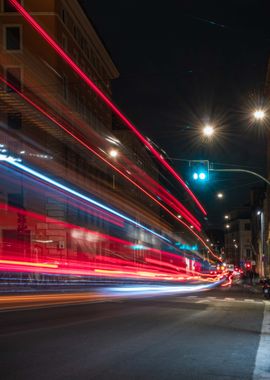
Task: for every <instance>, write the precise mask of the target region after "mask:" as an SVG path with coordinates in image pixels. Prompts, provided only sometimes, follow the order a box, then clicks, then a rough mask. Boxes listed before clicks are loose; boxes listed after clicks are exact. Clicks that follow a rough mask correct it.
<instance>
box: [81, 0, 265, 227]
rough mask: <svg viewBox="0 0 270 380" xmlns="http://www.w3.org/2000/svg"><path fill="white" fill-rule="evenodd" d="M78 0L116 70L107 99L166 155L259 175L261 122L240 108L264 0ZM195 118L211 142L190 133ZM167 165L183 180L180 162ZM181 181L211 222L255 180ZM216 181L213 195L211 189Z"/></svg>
mask: <svg viewBox="0 0 270 380" xmlns="http://www.w3.org/2000/svg"><path fill="white" fill-rule="evenodd" d="M82 2H83V3H84V4H85V7H86V9H87V11H88V13H89V16H90V18H91V19H92V20H93V22H94V25H95V27H96V29H97V31H98V33H99V34H100V36H101V37H102V39H103V40H104V41H105V45H106V47H107V48H108V50H109V51H110V53H111V55H112V57H113V60H114V62H115V64H116V66H117V67H118V70H119V71H120V78H119V79H118V80H116V81H115V82H114V85H113V96H114V100H115V102H116V103H117V104H118V105H119V106H120V108H121V109H122V110H123V111H124V112H125V113H126V114H127V115H128V116H129V118H130V119H131V120H132V121H133V122H134V123H135V124H136V125H137V127H138V128H139V129H140V131H142V132H143V133H144V134H145V135H147V136H149V137H150V138H151V139H153V141H155V142H156V143H157V144H158V145H159V146H161V147H162V148H163V149H165V151H166V152H167V154H168V156H170V157H178V158H184V159H209V160H210V161H212V162H217V163H221V164H227V165H228V164H230V165H234V164H235V165H237V166H235V167H243V168H250V169H253V170H257V171H258V172H260V173H262V174H264V170H265V159H266V157H265V150H264V149H265V138H266V126H265V125H264V126H258V125H257V126H256V125H254V124H252V123H251V122H250V118H249V114H250V112H251V110H252V109H253V107H255V106H256V104H258V102H264V101H263V93H264V83H265V77H266V68H267V62H268V58H269V56H270V1H269V0H268V1H267V0H266V1H260V0H234V1H232V0H218V1H217V0H215V1H210V0H205V1H202V0H197V1H195V0H178V1H171V0H168V1H167V2H161V1H160V2H156V1H153V0H148V1H131V0H130V1H126V0H117V1H115V2H111V1H107V0H93V1H88V0H84V1H82ZM205 122H209V123H211V124H213V125H214V126H215V127H216V128H217V135H216V137H215V139H214V140H213V141H212V142H211V143H205V142H204V141H202V139H201V138H200V135H199V132H198V131H199V129H200V127H201V125H202V124H203V123H205ZM174 166H175V167H176V168H177V170H178V171H179V172H180V173H182V176H183V177H184V178H185V179H186V180H188V170H187V164H186V163H184V162H179V161H175V162H174ZM219 167H220V168H224V167H226V165H222V166H219ZM230 167H234V166H230ZM189 184H190V186H191V187H192V188H193V189H194V191H195V192H196V194H197V195H198V196H199V198H200V199H201V200H202V202H203V204H204V205H205V206H206V208H207V210H208V211H209V223H210V227H215V226H218V225H221V226H222V225H223V215H224V213H225V212H227V211H230V210H231V209H233V208H234V207H236V206H240V205H242V204H244V203H245V202H247V201H248V199H249V188H251V187H252V186H258V185H260V184H261V182H257V181H256V178H255V177H250V176H245V175H238V176H236V175H234V174H233V175H231V174H222V175H221V174H218V175H217V174H215V175H214V176H212V177H211V178H210V181H209V183H208V184H207V185H202V184H201V185H200V186H198V185H194V184H193V183H192V181H189ZM220 190H221V191H224V194H225V199H224V200H223V201H220V200H219V201H218V200H217V199H216V197H215V194H216V192H217V191H220Z"/></svg>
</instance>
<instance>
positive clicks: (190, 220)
mask: <svg viewBox="0 0 270 380" xmlns="http://www.w3.org/2000/svg"><path fill="white" fill-rule="evenodd" d="M0 80H1V81H2V82H3V83H5V84H6V85H7V86H9V87H10V88H12V90H14V91H15V92H16V93H17V94H18V95H19V96H20V97H21V98H22V99H24V100H25V101H26V102H27V103H29V104H30V105H31V106H32V107H34V108H35V109H36V110H38V111H39V112H40V113H42V115H44V116H45V117H47V118H48V119H49V120H50V121H52V122H53V123H54V124H56V125H57V126H58V127H60V128H61V129H63V130H64V131H65V132H66V133H68V134H69V135H70V136H71V137H73V138H74V139H75V140H76V141H78V142H79V143H80V144H81V145H83V146H84V147H85V148H86V149H87V150H89V151H90V152H91V153H93V154H95V155H96V156H97V157H98V158H99V159H101V160H102V161H103V162H106V164H107V165H109V166H110V167H111V168H113V169H114V170H115V171H116V172H117V173H119V174H120V175H121V176H123V177H124V178H125V179H127V180H128V181H129V182H131V183H132V184H133V185H134V186H136V187H137V188H138V189H140V190H141V191H142V192H143V193H144V194H145V195H147V196H148V197H149V198H151V199H152V200H153V201H154V202H155V203H157V204H158V205H159V206H160V207H162V208H163V209H164V210H165V211H167V212H168V213H169V214H170V215H171V216H172V217H173V218H174V219H176V220H177V221H178V222H180V223H182V224H183V225H185V226H188V225H187V224H186V223H185V222H184V221H182V220H181V219H178V217H177V216H176V215H175V214H174V213H173V212H171V211H170V210H169V209H168V208H167V207H165V206H164V205H163V204H162V203H161V202H159V201H158V200H157V199H156V198H155V197H154V196H152V195H151V194H149V193H148V192H147V191H146V190H145V189H143V188H142V187H141V186H140V185H138V184H137V182H135V181H133V180H132V179H131V178H130V177H128V176H127V175H126V174H125V173H124V172H122V171H121V170H120V169H118V168H117V167H116V166H114V165H113V164H112V163H111V162H110V161H108V160H107V159H106V158H104V157H103V156H101V155H100V154H99V153H98V152H96V151H95V150H94V149H93V148H91V147H90V146H89V145H88V144H86V143H85V142H84V141H83V140H82V139H80V138H79V137H78V136H76V135H75V134H74V133H73V132H71V131H70V130H69V129H67V128H66V127H65V126H64V125H63V124H61V123H60V122H59V121H58V120H57V119H56V118H55V117H53V116H51V115H50V114H49V113H48V112H46V111H45V110H44V109H43V108H41V107H40V106H39V105H37V104H36V103H34V102H33V101H32V100H31V99H29V98H28V97H27V96H26V95H24V94H23V93H22V92H20V91H18V90H17V89H16V87H14V86H13V85H12V84H11V83H9V82H7V81H6V80H5V79H4V78H3V77H0ZM183 207H184V206H183ZM181 213H182V215H183V217H184V218H185V219H186V220H188V221H189V222H190V223H191V224H192V225H194V227H195V228H196V229H197V230H198V231H200V230H201V228H200V225H199V222H195V221H196V219H194V217H192V219H191V218H190V217H189V216H188V215H186V213H185V212H184V211H183V210H181ZM190 230H191V231H192V232H193V230H192V229H190Z"/></svg>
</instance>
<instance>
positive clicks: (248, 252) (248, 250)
mask: <svg viewBox="0 0 270 380" xmlns="http://www.w3.org/2000/svg"><path fill="white" fill-rule="evenodd" d="M246 255H247V258H250V257H251V250H250V249H246Z"/></svg>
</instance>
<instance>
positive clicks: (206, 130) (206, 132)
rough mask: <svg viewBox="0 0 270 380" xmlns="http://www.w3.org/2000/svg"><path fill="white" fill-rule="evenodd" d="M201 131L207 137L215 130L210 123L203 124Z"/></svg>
mask: <svg viewBox="0 0 270 380" xmlns="http://www.w3.org/2000/svg"><path fill="white" fill-rule="evenodd" d="M202 132H203V135H204V136H205V137H208V138H209V137H212V136H213V134H214V133H215V130H214V128H213V127H212V126H211V125H205V126H204V128H203V130H202Z"/></svg>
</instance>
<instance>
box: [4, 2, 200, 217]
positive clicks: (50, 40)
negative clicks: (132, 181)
mask: <svg viewBox="0 0 270 380" xmlns="http://www.w3.org/2000/svg"><path fill="white" fill-rule="evenodd" d="M9 2H10V4H12V5H13V6H14V8H15V9H16V10H17V11H18V12H19V13H20V14H21V15H22V16H23V17H24V19H25V20H26V21H27V22H28V23H29V24H30V25H31V26H32V27H33V28H34V29H35V30H36V31H37V32H38V33H39V34H40V36H41V37H42V38H43V39H44V40H45V41H47V42H48V44H49V45H50V46H51V47H52V48H53V49H54V51H55V52H56V53H57V54H58V55H59V56H60V57H61V58H62V59H63V60H65V62H66V63H67V64H68V65H69V66H70V67H71V68H72V69H73V71H74V72H76V73H77V74H78V75H79V77H80V78H81V79H82V80H83V81H84V82H85V83H86V84H87V85H88V86H89V87H91V88H92V90H93V91H94V92H95V93H96V94H97V95H98V96H99V97H100V98H101V99H102V100H103V101H104V103H106V104H107V106H108V107H109V108H110V109H111V110H112V111H113V112H114V113H115V114H116V115H117V116H118V117H119V118H120V119H121V120H122V121H123V122H124V124H125V125H126V126H127V127H128V128H129V129H130V130H131V131H132V132H133V133H134V134H135V135H136V136H137V137H138V139H139V140H140V141H141V142H142V143H143V144H144V145H145V147H147V148H148V149H149V150H150V152H151V153H152V154H153V156H154V157H155V158H156V159H157V160H158V161H159V162H160V163H161V164H162V166H164V167H165V168H166V169H167V170H168V171H169V172H170V174H171V175H173V177H174V178H175V179H176V180H177V181H178V182H179V183H180V184H181V185H182V186H183V187H184V189H185V190H186V191H187V193H188V194H189V195H190V196H191V198H192V199H193V201H194V202H195V204H196V205H197V206H198V208H199V209H200V210H201V212H202V213H203V214H204V215H206V214H207V213H206V210H205V209H204V207H203V206H202V205H201V203H200V202H199V200H198V199H197V198H196V196H195V195H194V194H193V192H192V191H191V190H190V188H189V187H188V185H187V184H186V183H185V181H184V180H183V179H182V178H181V177H180V176H179V174H178V173H177V172H176V171H175V170H174V169H173V168H172V167H171V166H170V165H169V163H168V162H167V161H166V160H165V159H164V157H163V156H162V155H161V154H160V153H159V152H158V151H157V150H156V149H155V148H154V147H153V146H152V144H151V143H150V142H149V141H148V140H147V139H146V138H145V137H144V136H143V135H142V134H141V133H140V132H139V131H138V129H137V128H136V127H135V125H133V123H132V122H131V121H130V120H129V119H128V118H127V117H126V116H125V115H124V114H123V113H122V112H121V111H120V110H119V109H118V107H117V106H116V105H115V104H114V103H113V102H112V101H111V100H110V99H109V98H108V97H107V96H106V95H105V94H104V93H103V92H102V91H101V90H100V89H99V88H98V87H97V86H96V85H95V83H94V82H93V81H92V80H91V79H90V78H89V77H88V76H87V75H86V74H85V73H84V72H83V71H82V70H81V69H80V67H79V66H78V65H77V64H76V63H75V62H74V61H73V60H72V59H71V58H70V57H69V55H68V54H66V52H65V51H64V50H63V49H62V48H61V47H60V46H59V45H58V44H57V43H56V41H55V40H54V39H53V38H52V37H51V36H50V35H49V34H48V33H47V32H46V31H45V30H44V29H43V28H42V27H41V26H40V25H39V23H37V22H36V21H35V20H34V18H33V17H32V16H31V15H30V14H29V13H28V12H27V11H26V10H25V8H23V7H22V6H21V5H20V4H19V3H18V2H17V1H16V0H9Z"/></svg>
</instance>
